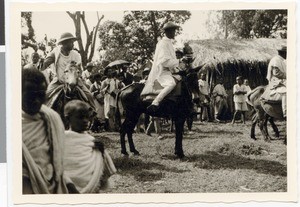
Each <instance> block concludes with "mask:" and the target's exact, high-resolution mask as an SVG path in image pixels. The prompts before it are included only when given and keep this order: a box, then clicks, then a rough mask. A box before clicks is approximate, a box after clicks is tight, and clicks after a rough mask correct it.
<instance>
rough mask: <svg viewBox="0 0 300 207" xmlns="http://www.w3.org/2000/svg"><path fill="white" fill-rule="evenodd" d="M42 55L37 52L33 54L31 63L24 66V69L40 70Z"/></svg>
mask: <svg viewBox="0 0 300 207" xmlns="http://www.w3.org/2000/svg"><path fill="white" fill-rule="evenodd" d="M39 60H40V55H39V54H38V53H37V52H34V53H32V54H31V62H30V63H28V64H27V65H25V66H24V69H36V70H39V69H40V68H39Z"/></svg>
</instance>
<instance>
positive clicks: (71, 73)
mask: <svg viewBox="0 0 300 207" xmlns="http://www.w3.org/2000/svg"><path fill="white" fill-rule="evenodd" d="M64 77H65V83H64V84H60V85H58V86H57V88H56V89H54V90H53V91H52V92H51V93H47V102H46V105H47V106H49V107H50V108H52V109H53V110H55V111H56V112H57V113H58V114H59V115H60V117H61V119H62V120H63V123H64V124H65V127H68V126H66V121H65V117H64V107H65V105H66V104H67V103H68V102H69V101H71V100H82V101H85V102H88V100H87V97H86V95H85V94H84V92H83V91H82V90H81V89H80V88H79V87H78V79H79V74H78V68H77V66H75V65H72V64H70V65H68V66H67V68H66V70H65V72H64Z"/></svg>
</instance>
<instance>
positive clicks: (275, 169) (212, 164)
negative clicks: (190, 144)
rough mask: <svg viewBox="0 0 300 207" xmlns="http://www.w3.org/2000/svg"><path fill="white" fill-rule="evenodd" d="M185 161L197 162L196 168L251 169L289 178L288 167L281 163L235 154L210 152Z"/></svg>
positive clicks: (193, 156)
mask: <svg viewBox="0 0 300 207" xmlns="http://www.w3.org/2000/svg"><path fill="white" fill-rule="evenodd" d="M184 160H185V161H187V162H195V166H196V167H198V168H202V169H211V170H216V169H249V170H255V171H256V172H258V173H263V174H270V175H273V176H284V177H286V176H287V167H286V166H285V165H283V164H281V163H279V162H275V161H269V160H258V159H257V160H254V159H250V158H245V157H241V156H238V155H235V154H230V155H224V154H219V153H217V152H213V151H208V152H206V154H201V155H192V156H190V157H186V158H185V159H184Z"/></svg>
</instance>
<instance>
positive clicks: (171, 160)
mask: <svg viewBox="0 0 300 207" xmlns="http://www.w3.org/2000/svg"><path fill="white" fill-rule="evenodd" d="M276 124H277V125H278V126H279V129H280V130H282V129H283V127H284V126H283V124H284V123H283V122H277V123H276ZM256 131H257V138H258V139H259V140H257V141H254V140H251V139H250V121H248V122H247V124H246V125H243V124H234V125H232V124H230V123H226V124H225V123H206V122H202V123H201V122H195V123H194V126H193V132H194V134H185V135H184V140H183V149H184V152H185V155H186V158H184V159H182V160H180V159H177V158H176V157H175V155H174V154H173V153H174V142H175V139H174V134H173V133H169V132H166V131H165V132H164V139H163V140H158V139H157V138H156V135H155V134H152V136H151V137H150V136H147V135H145V134H144V133H135V134H134V141H135V144H136V148H137V150H139V152H140V153H141V155H140V156H133V155H130V156H129V157H124V156H122V155H121V153H120V144H119V134H118V133H114V132H104V133H100V134H95V136H96V137H102V139H103V142H104V143H105V146H106V148H107V149H108V150H109V152H110V154H111V156H112V158H113V160H114V163H115V165H116V167H117V169H118V173H117V174H116V175H114V176H112V177H111V180H112V181H113V183H114V187H113V188H112V189H110V190H108V191H106V192H107V193H196V192H197V193H205V192H285V191H286V190H287V157H286V145H284V144H283V133H281V136H280V139H279V140H272V141H271V143H267V142H265V141H264V140H263V139H262V136H261V134H260V132H259V129H258V128H257V130H256ZM269 131H270V132H271V135H273V133H272V131H271V129H270V130H269Z"/></svg>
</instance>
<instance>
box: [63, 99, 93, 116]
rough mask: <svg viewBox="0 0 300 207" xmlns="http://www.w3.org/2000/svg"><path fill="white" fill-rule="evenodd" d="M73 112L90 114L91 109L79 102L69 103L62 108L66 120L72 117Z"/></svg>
mask: <svg viewBox="0 0 300 207" xmlns="http://www.w3.org/2000/svg"><path fill="white" fill-rule="evenodd" d="M75 111H84V112H92V111H93V109H92V108H91V107H90V106H89V105H88V104H87V103H85V102H83V101H80V100H72V101H69V102H68V103H67V104H66V105H65V108H64V116H65V117H66V118H68V117H70V116H72V114H74V112H75Z"/></svg>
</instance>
